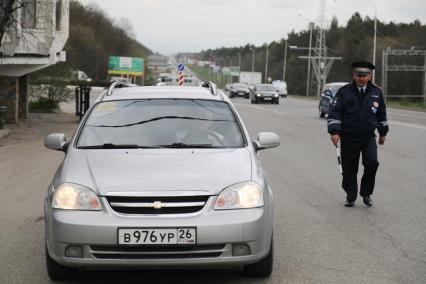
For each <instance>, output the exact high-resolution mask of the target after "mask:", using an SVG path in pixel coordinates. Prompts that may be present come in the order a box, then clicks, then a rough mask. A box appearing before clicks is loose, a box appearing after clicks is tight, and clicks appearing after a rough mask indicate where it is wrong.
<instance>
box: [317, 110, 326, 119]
mask: <svg viewBox="0 0 426 284" xmlns="http://www.w3.org/2000/svg"><path fill="white" fill-rule="evenodd" d="M318 109H319V117H321V118H324V117H325V112H323V111H322V110H321V108H320V107H319V108H318Z"/></svg>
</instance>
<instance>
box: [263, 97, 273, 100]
mask: <svg viewBox="0 0 426 284" xmlns="http://www.w3.org/2000/svg"><path fill="white" fill-rule="evenodd" d="M264 100H265V101H270V100H272V98H271V97H266V98H264Z"/></svg>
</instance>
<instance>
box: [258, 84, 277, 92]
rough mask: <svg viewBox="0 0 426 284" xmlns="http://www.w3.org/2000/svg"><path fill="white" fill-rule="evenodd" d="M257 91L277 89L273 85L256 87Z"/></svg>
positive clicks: (273, 90)
mask: <svg viewBox="0 0 426 284" xmlns="http://www.w3.org/2000/svg"><path fill="white" fill-rule="evenodd" d="M256 90H258V91H272V92H275V91H276V87H275V86H273V85H256Z"/></svg>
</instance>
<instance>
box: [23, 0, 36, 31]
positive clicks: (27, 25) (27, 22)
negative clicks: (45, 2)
mask: <svg viewBox="0 0 426 284" xmlns="http://www.w3.org/2000/svg"><path fill="white" fill-rule="evenodd" d="M36 20H37V19H36V0H26V1H25V2H24V6H23V8H22V27H23V28H24V29H34V28H36Z"/></svg>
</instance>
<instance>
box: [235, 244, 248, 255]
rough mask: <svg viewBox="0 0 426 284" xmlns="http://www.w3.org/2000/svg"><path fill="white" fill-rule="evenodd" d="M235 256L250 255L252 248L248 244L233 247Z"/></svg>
mask: <svg viewBox="0 0 426 284" xmlns="http://www.w3.org/2000/svg"><path fill="white" fill-rule="evenodd" d="M232 255H233V256H243V255H250V247H249V246H248V245H246V244H239V245H232Z"/></svg>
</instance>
